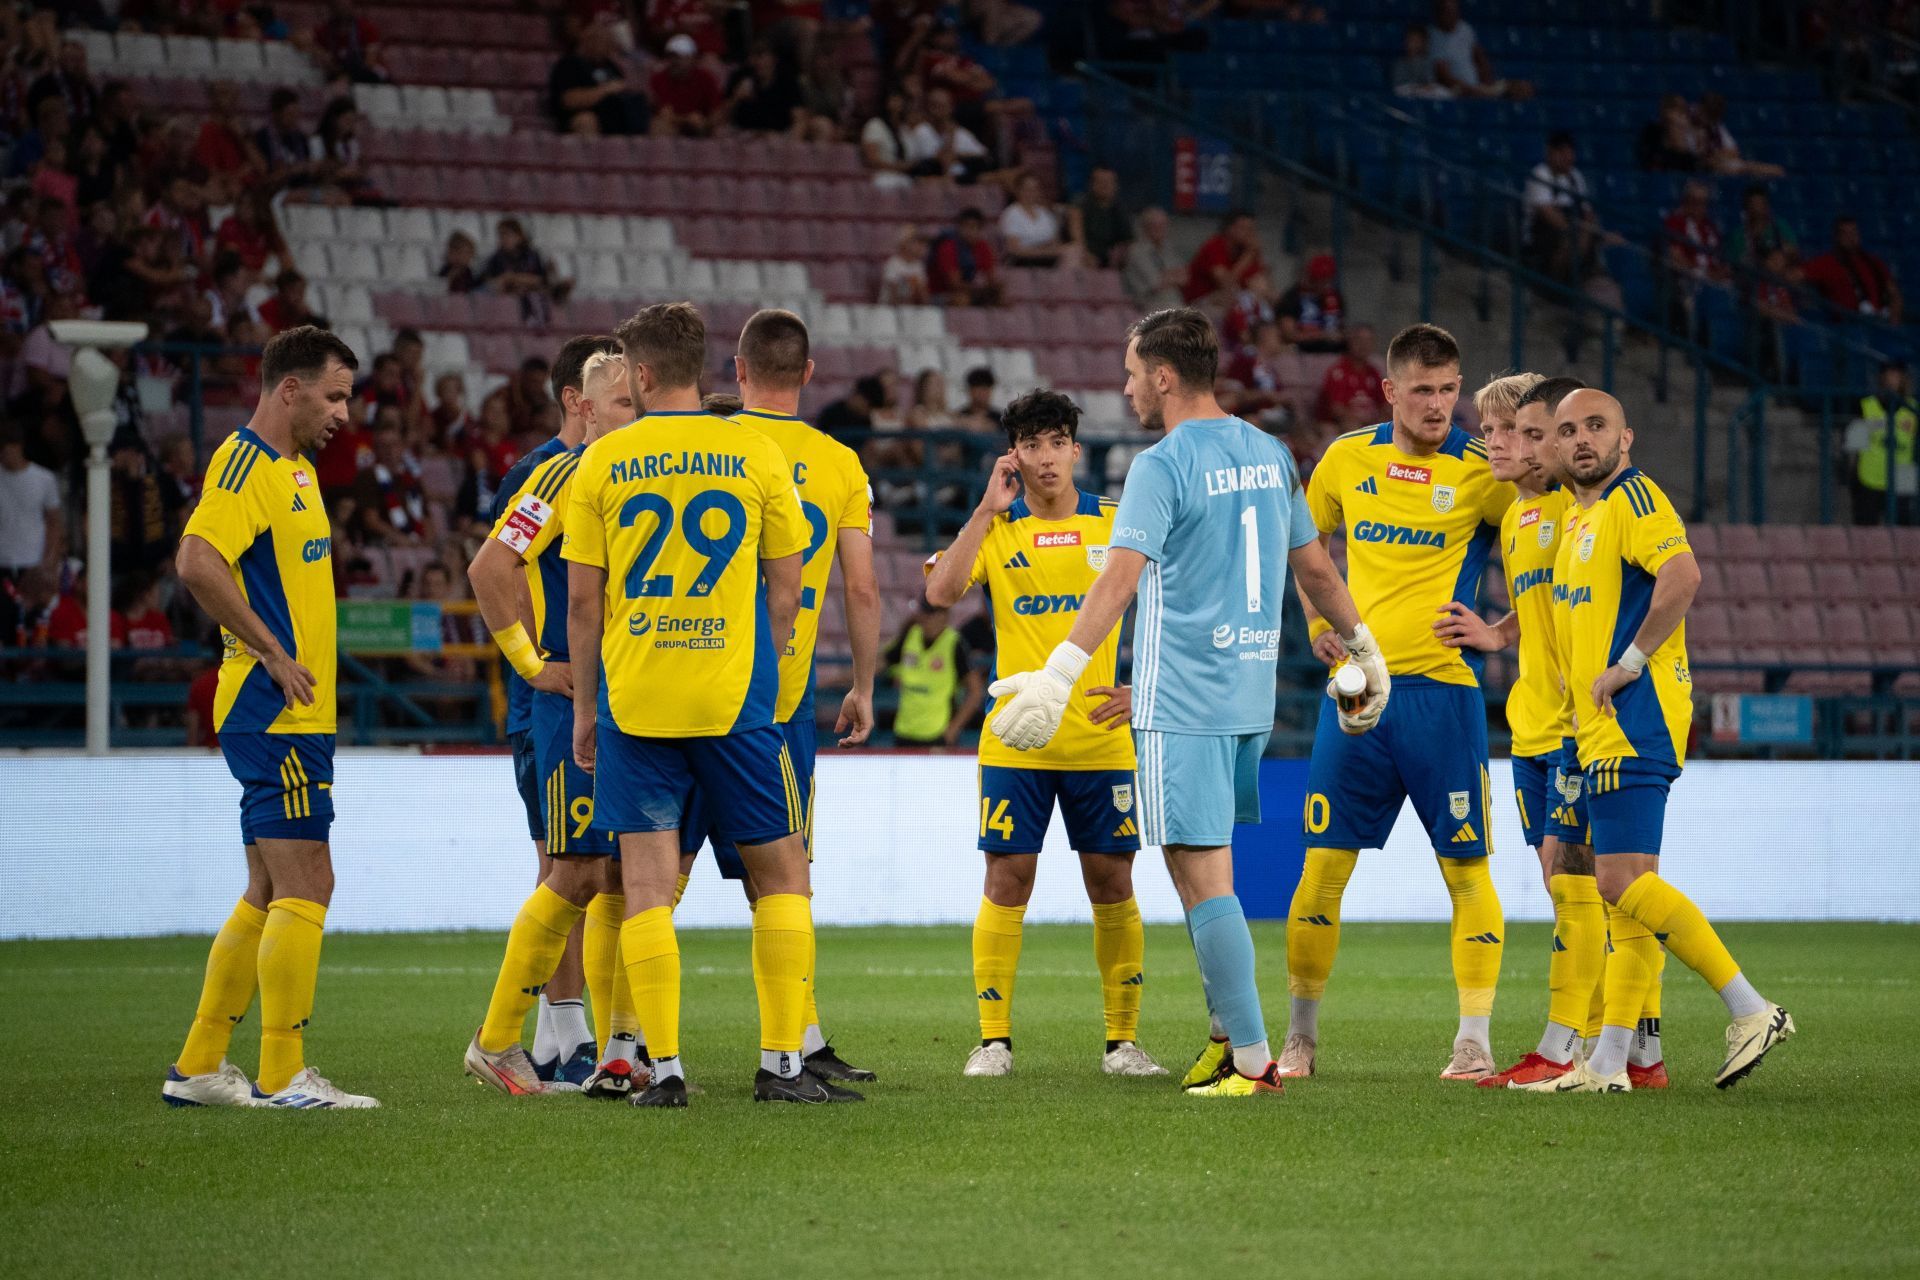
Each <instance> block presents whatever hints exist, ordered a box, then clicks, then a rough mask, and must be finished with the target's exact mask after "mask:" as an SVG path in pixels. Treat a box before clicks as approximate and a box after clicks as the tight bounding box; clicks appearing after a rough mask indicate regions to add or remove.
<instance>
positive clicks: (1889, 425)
mask: <svg viewBox="0 0 1920 1280" xmlns="http://www.w3.org/2000/svg"><path fill="white" fill-rule="evenodd" d="M1889 431H1891V434H1889ZM1916 435H1920V400H1916V399H1914V396H1913V388H1912V384H1911V383H1910V382H1909V381H1908V378H1907V366H1906V362H1905V361H1901V360H1889V361H1887V362H1886V363H1884V364H1882V365H1881V366H1880V385H1879V387H1878V389H1877V390H1875V392H1874V393H1873V394H1872V395H1870V396H1867V397H1865V398H1864V399H1862V400H1861V401H1860V418H1859V420H1858V421H1857V422H1855V423H1854V425H1853V426H1852V427H1851V428H1849V429H1848V431H1847V444H1848V451H1849V452H1850V453H1852V454H1853V455H1854V457H1853V472H1852V475H1851V477H1850V478H1851V481H1852V489H1853V522H1854V523H1855V524H1880V523H1882V522H1883V521H1885V520H1886V518H1887V476H1888V473H1889V470H1891V473H1892V475H1893V476H1894V478H1895V483H1896V490H1895V493H1896V503H1897V505H1896V506H1895V508H1894V518H1895V519H1896V520H1897V521H1898V522H1899V523H1901V524H1912V523H1914V518H1915V509H1914V508H1915V502H1916V496H1915V495H1914V494H1912V493H1907V492H1900V490H1899V488H1898V483H1899V477H1900V476H1901V475H1902V474H1906V475H1911V474H1913V462H1914V439H1915V436H1916ZM1889 450H1891V451H1892V454H1893V456H1892V458H1891V459H1889V458H1888V456H1887V454H1888V451H1889ZM1890 461H1891V462H1892V464H1893V466H1892V468H1891V469H1889V467H1888V465H1887V464H1888V462H1890Z"/></svg>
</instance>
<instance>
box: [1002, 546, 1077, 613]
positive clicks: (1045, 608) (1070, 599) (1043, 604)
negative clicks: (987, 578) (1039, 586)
mask: <svg viewBox="0 0 1920 1280" xmlns="http://www.w3.org/2000/svg"><path fill="white" fill-rule="evenodd" d="M1075 536H1076V537H1077V536H1079V535H1077V534H1076V535H1075ZM1085 599H1086V597H1085V596H1076V595H1072V594H1069V593H1065V592H1063V593H1061V594H1060V595H1051V596H1015V597H1014V598H1013V611H1014V612H1015V613H1018V614H1023V615H1037V614H1043V613H1078V612H1079V611H1080V602H1081V601H1083V600H1085Z"/></svg>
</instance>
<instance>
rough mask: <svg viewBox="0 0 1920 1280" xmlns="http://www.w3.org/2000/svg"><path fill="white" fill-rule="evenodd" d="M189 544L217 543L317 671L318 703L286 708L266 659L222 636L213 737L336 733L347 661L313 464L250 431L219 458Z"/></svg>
mask: <svg viewBox="0 0 1920 1280" xmlns="http://www.w3.org/2000/svg"><path fill="white" fill-rule="evenodd" d="M183 536H193V537H198V538H204V539H206V540H207V542H208V543H210V544H212V546H213V549H214V550H215V551H218V552H219V553H220V555H221V558H222V559H224V560H225V561H226V562H227V564H228V565H230V566H231V567H232V569H233V580H234V583H235V584H236V585H237V586H238V587H239V588H240V592H241V594H242V595H244V596H246V598H247V604H248V605H249V606H251V607H252V609H253V611H254V612H255V613H257V614H259V615H260V620H261V621H262V622H264V623H266V625H267V630H269V631H271V632H272V633H273V637H274V639H276V640H278V641H279V642H280V647H281V648H282V649H285V650H286V652H287V656H289V657H291V658H292V659H293V660H294V661H295V662H298V663H300V664H301V665H302V666H304V667H306V668H307V670H309V671H311V672H312V673H313V705H311V706H301V705H299V704H298V703H296V704H294V705H293V706H288V705H287V700H286V697H285V695H283V694H282V693H281V692H280V688H279V686H277V685H275V684H274V683H273V680H272V679H271V678H270V677H269V676H268V675H267V671H266V668H265V667H263V666H261V665H260V660H259V659H258V658H256V657H255V656H254V655H253V653H252V652H251V651H250V650H248V648H247V646H246V645H244V644H242V643H241V641H240V637H238V636H236V635H234V634H233V633H232V632H230V631H227V630H225V629H224V628H222V630H221V633H220V639H221V643H222V646H223V652H222V654H221V660H220V683H219V688H218V691H217V692H216V693H215V694H214V699H213V727H214V729H215V731H216V732H218V733H222V734H226V733H262V732H264V733H320V734H327V733H332V732H333V731H334V717H335V711H334V681H335V678H336V671H337V669H338V661H339V660H338V654H337V651H336V641H335V635H336V632H337V627H338V616H337V612H336V611H337V608H338V606H337V605H336V603H335V595H334V587H333V529H332V526H330V525H329V524H328V522H327V508H326V505H325V504H324V503H323V502H322V501H321V500H320V486H319V484H318V483H317V482H316V480H315V474H314V469H313V464H312V463H311V462H309V461H308V460H307V459H305V458H302V457H298V456H296V457H291V458H283V457H281V456H280V455H279V454H277V453H275V452H274V451H273V449H272V448H271V447H270V446H269V445H268V444H267V442H266V441H264V440H262V439H261V438H260V437H259V436H257V435H255V434H254V433H253V432H252V431H251V430H249V429H247V428H246V427H242V428H241V429H240V430H238V431H236V432H234V433H233V434H232V435H231V436H228V437H227V439H226V441H225V442H224V443H222V444H221V446H220V447H219V448H218V449H215V450H214V451H213V460H212V461H211V462H209V463H208V464H207V479H206V485H205V487H204V490H203V492H202V494H201V497H200V505H199V506H197V507H195V508H194V511H193V516H192V518H191V519H189V520H188V521H187V527H186V530H185V535H183Z"/></svg>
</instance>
